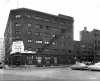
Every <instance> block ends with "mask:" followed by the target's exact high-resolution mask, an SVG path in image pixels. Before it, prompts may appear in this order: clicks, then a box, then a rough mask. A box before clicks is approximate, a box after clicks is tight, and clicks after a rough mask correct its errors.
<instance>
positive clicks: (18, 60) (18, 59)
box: [15, 56, 21, 66]
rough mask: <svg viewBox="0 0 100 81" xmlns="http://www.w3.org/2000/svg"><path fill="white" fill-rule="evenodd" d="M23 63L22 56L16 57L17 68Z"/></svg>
mask: <svg viewBox="0 0 100 81" xmlns="http://www.w3.org/2000/svg"><path fill="white" fill-rule="evenodd" d="M20 62H21V61H20V56H15V65H16V66H20V64H21V63H20Z"/></svg>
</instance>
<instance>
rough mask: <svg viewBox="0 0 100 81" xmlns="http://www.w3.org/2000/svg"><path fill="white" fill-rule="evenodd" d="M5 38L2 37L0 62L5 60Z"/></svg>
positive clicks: (0, 41) (0, 39) (0, 40)
mask: <svg viewBox="0 0 100 81" xmlns="http://www.w3.org/2000/svg"><path fill="white" fill-rule="evenodd" d="M4 56H5V54H4V39H3V38H0V62H3V61H4Z"/></svg>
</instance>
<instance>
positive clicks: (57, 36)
mask: <svg viewBox="0 0 100 81" xmlns="http://www.w3.org/2000/svg"><path fill="white" fill-rule="evenodd" d="M71 28H72V27H69V28H67V29H61V32H60V33H59V34H58V35H55V36H54V37H53V38H52V39H51V40H50V41H49V43H48V44H45V45H44V46H43V47H42V48H41V49H38V51H37V53H39V54H42V52H43V50H44V49H45V48H46V47H47V46H49V45H51V44H52V42H53V41H54V40H56V39H58V38H59V37H60V36H61V35H62V34H63V33H65V32H66V31H67V30H69V29H71Z"/></svg>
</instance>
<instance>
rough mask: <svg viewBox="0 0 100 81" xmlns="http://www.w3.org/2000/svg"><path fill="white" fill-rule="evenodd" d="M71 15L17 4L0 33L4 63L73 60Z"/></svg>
mask: <svg viewBox="0 0 100 81" xmlns="http://www.w3.org/2000/svg"><path fill="white" fill-rule="evenodd" d="M73 22H74V19H73V17H69V16H65V15H62V14H59V15H58V16H56V15H52V14H48V13H43V12H40V11H35V10H31V9H26V8H19V9H14V10H11V11H10V14H9V18H8V22H7V26H6V29H5V33H4V42H5V56H6V64H9V65H25V64H27V65H41V66H42V65H60V64H73V63H74V56H73Z"/></svg>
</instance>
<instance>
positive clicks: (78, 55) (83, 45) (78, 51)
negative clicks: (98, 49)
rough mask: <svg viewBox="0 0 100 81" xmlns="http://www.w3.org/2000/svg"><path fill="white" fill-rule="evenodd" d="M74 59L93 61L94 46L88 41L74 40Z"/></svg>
mask: <svg viewBox="0 0 100 81" xmlns="http://www.w3.org/2000/svg"><path fill="white" fill-rule="evenodd" d="M73 50H74V53H73V54H74V57H75V58H74V59H75V60H76V61H80V62H86V61H88V62H94V46H93V44H92V43H90V42H85V41H74V43H73Z"/></svg>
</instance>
